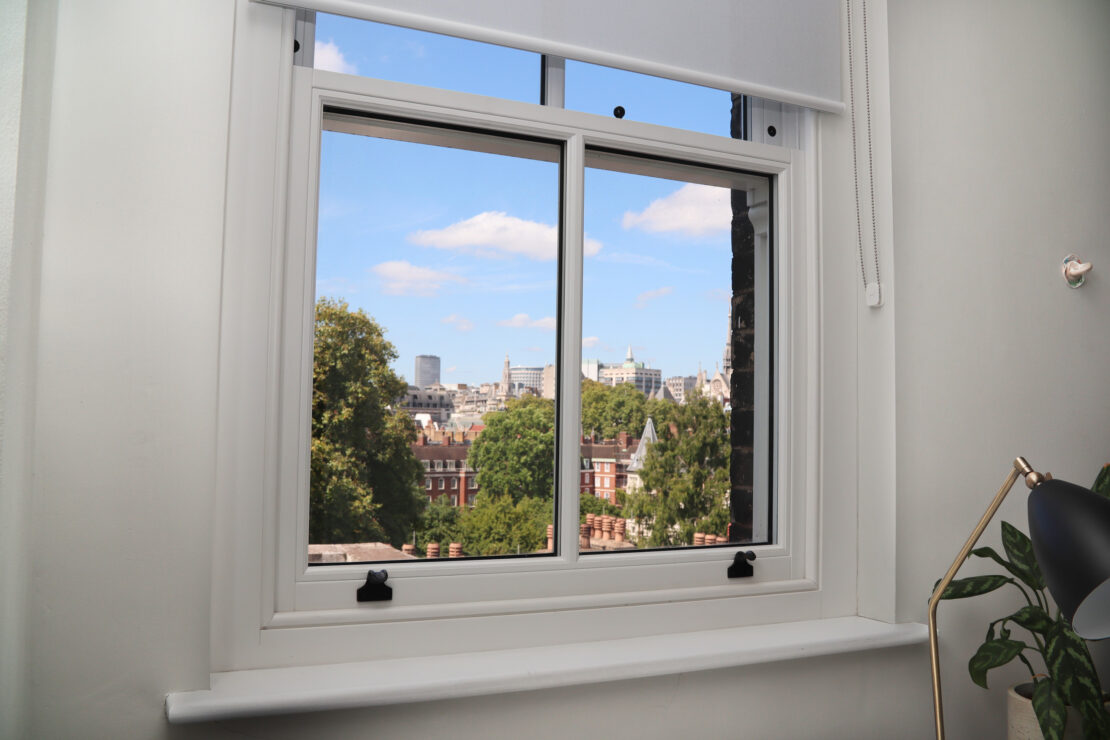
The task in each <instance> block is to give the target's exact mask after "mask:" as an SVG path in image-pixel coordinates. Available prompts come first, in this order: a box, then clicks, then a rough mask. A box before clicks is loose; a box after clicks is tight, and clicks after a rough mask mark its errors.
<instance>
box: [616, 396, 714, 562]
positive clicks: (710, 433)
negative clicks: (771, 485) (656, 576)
mask: <svg viewBox="0 0 1110 740" xmlns="http://www.w3.org/2000/svg"><path fill="white" fill-rule="evenodd" d="M673 411H674V418H673V419H672V420H671V421H672V422H673V425H674V431H672V429H671V425H670V424H660V425H659V426H658V430H659V441H658V442H656V443H655V444H653V445H652V446H651V447H650V448H649V449H648V452H647V456H646V458H645V460H644V468H643V470H642V471H641V472H640V479H641V480H642V481H643V485H644V488H643V490H641V491H637V492H635V493H630V494H628V496H627V505H626V508H625V513H626V515H628V516H632V517H635V518H636V519H637V520H638V521H639V523H640V524H641V525H643V526H645V527H647V528H648V529H650V530H651V535H650V536H649V537H648V538H647V544H648V545H649V546H652V547H659V546H674V545H683V544H686V545H688V544H690V543H691V542H693V536H694V532H711V533H715V534H724V533H725V531H726V530H727V528H728V522H729V490H730V482H729V461H730V457H731V452H732V450H731V445H730V443H729V425H728V417H727V416H726V414H725V411H724V409H723V408H722V407H721V405H720V404H718V403H717V402H715V401H713V400H712V399H709V398H706V397H704V396H701V395H700V394H695V395H693V396H692V397H691V398H689V399H687V402H686V403H685V404H683V405H677V404H675V405H674V409H673Z"/></svg>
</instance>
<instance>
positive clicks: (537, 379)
mask: <svg viewBox="0 0 1110 740" xmlns="http://www.w3.org/2000/svg"><path fill="white" fill-rule="evenodd" d="M509 390H510V391H511V393H512V395H513V396H517V397H519V396H522V395H524V393H525V391H531V392H533V393H535V395H537V396H538V395H542V393H543V368H542V367H523V366H521V365H517V366H516V367H510V368H509Z"/></svg>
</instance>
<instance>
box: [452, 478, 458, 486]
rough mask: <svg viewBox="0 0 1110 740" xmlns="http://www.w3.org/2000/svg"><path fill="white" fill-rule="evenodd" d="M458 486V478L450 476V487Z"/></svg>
mask: <svg viewBox="0 0 1110 740" xmlns="http://www.w3.org/2000/svg"><path fill="white" fill-rule="evenodd" d="M458 487H459V479H458V478H452V479H451V488H458Z"/></svg>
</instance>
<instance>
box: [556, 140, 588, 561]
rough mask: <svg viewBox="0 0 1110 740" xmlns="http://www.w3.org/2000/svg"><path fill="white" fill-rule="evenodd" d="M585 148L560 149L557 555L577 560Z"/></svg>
mask: <svg viewBox="0 0 1110 740" xmlns="http://www.w3.org/2000/svg"><path fill="white" fill-rule="evenodd" d="M585 155H586V152H585V144H584V142H583V138H582V136H581V135H580V134H575V135H574V136H571V137H570V138H569V139H568V140H567V142H566V144H565V146H564V148H563V168H562V204H561V211H562V213H561V217H562V224H561V229H560V231H561V237H562V250H563V251H562V258H561V260H560V263H561V264H560V270H561V283H562V286H561V287H562V290H561V291H560V298H559V300H560V305H559V353H558V355H559V356H558V363H559V365H558V370H559V376H558V379H559V392H558V414H559V419H558V420H559V425H558V435H559V436H558V445H559V449H558V455H557V457H556V459H557V460H558V465H559V471H558V472H559V475H558V476H557V478H556V480H557V481H558V485H559V490H558V509H557V510H558V517H559V527H558V534H557V537H558V539H559V547H558V552H559V553H560V555H562V556H563V557H564V558H566V559H567V560H570V561H574V560H577V559H578V490H579V482H578V468H579V444H580V435H581V429H582V408H581V403H580V399H581V397H582V254H583V243H584V241H585V233H584V229H585V225H584V223H585V218H584V215H583V209H584V194H583V190H584V187H585V158H586V156H585Z"/></svg>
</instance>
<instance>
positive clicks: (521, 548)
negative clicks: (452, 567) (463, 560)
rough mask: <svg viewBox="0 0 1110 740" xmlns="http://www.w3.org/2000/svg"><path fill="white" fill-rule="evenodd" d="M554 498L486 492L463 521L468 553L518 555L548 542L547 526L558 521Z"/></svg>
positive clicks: (462, 526)
mask: <svg viewBox="0 0 1110 740" xmlns="http://www.w3.org/2000/svg"><path fill="white" fill-rule="evenodd" d="M554 516H555V502H554V501H553V500H552V499H551V498H547V499H544V498H539V497H536V496H525V497H523V498H521V499H520V500H519V501H516V502H514V501H513V499H512V497H511V496H509V495H507V494H497V493H489V492H487V491H484V490H483V491H482V492H481V493H479V494H478V498H477V500H476V501H475V504H474V508H473V509H471V510H470V511H468V512H466V514H464V515H463V516H462V517H461V519H460V522H459V525H460V531H461V542H462V546H463V553H464V554H466V555H472V556H477V555H516V554H518V553H529V552H535V551H537V550H540V549H542V548H543V547H545V546H546V545H547V525H548V524H551V523H552V522H553V521H554Z"/></svg>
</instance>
